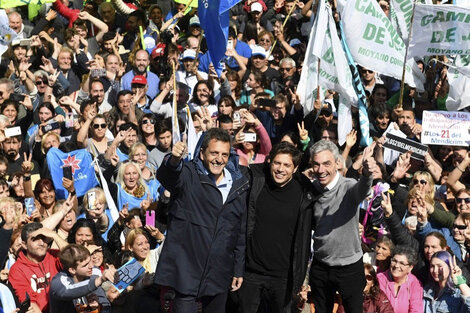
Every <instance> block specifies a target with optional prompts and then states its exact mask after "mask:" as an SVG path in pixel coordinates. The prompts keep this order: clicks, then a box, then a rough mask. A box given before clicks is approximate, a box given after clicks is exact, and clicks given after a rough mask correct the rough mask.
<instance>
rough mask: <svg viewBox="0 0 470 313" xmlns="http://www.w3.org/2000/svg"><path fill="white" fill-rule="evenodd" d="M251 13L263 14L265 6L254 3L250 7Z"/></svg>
mask: <svg viewBox="0 0 470 313" xmlns="http://www.w3.org/2000/svg"><path fill="white" fill-rule="evenodd" d="M250 12H263V6H262V5H261V3H259V2H254V3H252V4H251V6H250Z"/></svg>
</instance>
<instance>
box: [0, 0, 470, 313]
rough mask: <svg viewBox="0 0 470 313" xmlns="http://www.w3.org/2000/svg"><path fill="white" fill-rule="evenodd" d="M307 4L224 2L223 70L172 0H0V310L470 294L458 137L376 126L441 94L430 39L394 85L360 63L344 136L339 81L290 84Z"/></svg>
mask: <svg viewBox="0 0 470 313" xmlns="http://www.w3.org/2000/svg"><path fill="white" fill-rule="evenodd" d="M209 1H211V0H209ZM321 1H322V0H321ZM371 1H375V0H371ZM329 2H330V5H331V7H332V8H333V12H334V13H335V18H337V19H338V18H341V16H339V15H338V14H337V12H336V7H335V3H334V2H333V1H329ZM378 2H379V4H380V6H381V8H382V9H383V11H384V13H385V14H386V15H387V16H388V15H389V14H390V3H389V2H388V1H387V0H380V1H378ZM435 4H440V1H436V3H435ZM317 6H318V1H313V0H264V1H263V0H246V1H241V2H240V3H238V4H237V5H235V6H234V7H233V8H232V9H231V10H230V26H229V31H228V41H227V49H226V53H225V57H224V59H223V60H222V62H221V64H220V66H221V67H222V72H221V74H220V75H218V74H217V71H216V69H215V67H214V64H212V62H211V57H210V54H209V52H208V44H207V42H206V38H205V36H204V33H203V31H202V27H201V21H200V20H199V18H198V15H197V9H194V8H193V9H188V7H187V6H186V5H185V4H181V3H178V2H174V1H173V0H136V1H129V2H127V0H126V1H123V0H111V1H110V2H106V1H103V0H86V1H84V2H82V1H75V0H74V1H70V0H56V1H55V2H54V3H46V4H42V5H29V6H27V5H23V6H18V7H15V8H7V9H5V11H6V13H7V16H8V21H9V25H8V26H9V27H10V28H11V29H12V30H13V31H14V32H15V33H16V36H14V39H13V40H12V41H11V42H10V43H9V44H8V45H1V44H0V50H1V51H3V54H1V61H0V77H1V78H0V151H1V153H0V220H1V222H0V269H1V270H0V313H1V312H5V313H13V312H20V313H25V312H27V313H41V312H44V313H46V312H50V313H59V312H60V313H69V312H96V313H98V312H113V313H114V312H136V313H147V312H174V313H182V312H183V313H186V312H187V313H195V312H205V313H209V312H214V313H220V312H241V313H247V312H249V313H256V312H269V313H276V312H317V313H327V312H347V313H355V312H358V313H359V312H365V313H372V312H396V313H407V312H410V313H411V312H413V313H421V312H425V313H431V312H433V313H434V312H452V313H457V312H470V288H469V285H468V284H467V280H468V279H470V258H469V255H470V189H469V188H470V187H469V184H470V181H469V177H470V153H469V147H468V146H443V145H440V146H438V145H429V146H428V151H427V153H426V155H425V156H424V160H419V159H416V158H414V157H413V156H412V153H411V151H410V152H405V153H399V152H397V151H393V150H391V149H390V148H387V147H386V146H385V138H386V134H387V133H393V134H397V133H400V134H401V135H402V137H406V138H407V139H409V140H412V141H415V142H420V140H421V133H422V116H423V111H425V110H431V111H432V110H446V106H445V103H446V98H447V95H448V92H449V82H448V80H447V67H446V66H445V64H444V63H445V61H446V58H445V56H436V57H432V58H431V57H427V58H422V59H419V60H417V62H418V64H419V65H420V68H421V70H422V72H423V73H424V74H425V77H426V82H425V84H424V85H425V91H424V92H418V91H417V90H415V89H414V88H410V87H408V86H406V85H405V88H404V97H403V101H402V102H399V101H398V98H399V96H398V95H399V93H400V81H399V80H397V79H394V78H392V77H387V76H385V75H382V74H381V73H377V72H374V71H373V70H370V69H368V68H366V67H361V66H358V69H359V73H360V75H361V80H362V84H363V86H364V90H365V91H366V94H367V100H368V102H367V111H368V117H369V130H370V135H371V137H372V138H373V143H372V144H371V145H369V146H368V147H365V146H363V145H361V144H360V138H361V136H362V134H361V128H360V126H359V125H360V122H359V113H358V109H357V108H355V107H353V108H352V122H353V123H352V124H353V129H352V130H351V131H350V132H349V133H348V134H347V136H346V138H345V141H344V143H343V144H340V142H339V141H340V138H339V134H338V98H339V96H338V94H337V93H336V92H335V91H334V90H327V91H325V92H324V94H323V93H322V94H321V95H320V91H317V93H318V98H317V100H315V102H314V104H313V105H312V107H313V109H312V110H311V111H308V110H307V107H309V106H306V105H305V104H304V103H301V101H300V97H299V95H298V94H297V90H296V87H297V84H298V82H299V79H300V74H301V72H302V70H303V69H305V68H306V67H304V66H303V65H304V64H303V60H304V58H305V54H306V50H307V45H308V38H309V33H310V30H311V29H312V23H313V22H314V20H315V16H316V10H317ZM34 8H35V9H34ZM221 44H224V43H221ZM437 59H439V60H441V61H443V62H437V61H436V60H437ZM216 67H219V66H216ZM312 92H313V91H312ZM321 92H323V91H321ZM465 110H466V108H464V109H463V111H465ZM176 121H177V122H178V123H176ZM129 262H130V263H129ZM132 262H137V263H138V264H140V265H141V267H142V268H143V271H144V272H143V274H141V275H139V276H138V277H137V279H136V280H135V281H133V282H132V283H131V284H130V285H129V286H127V287H126V288H121V287H119V286H120V285H119V284H118V282H119V281H120V280H121V281H122V280H123V276H122V275H123V272H122V271H119V269H120V268H121V267H122V266H123V265H125V264H137V263H132Z"/></svg>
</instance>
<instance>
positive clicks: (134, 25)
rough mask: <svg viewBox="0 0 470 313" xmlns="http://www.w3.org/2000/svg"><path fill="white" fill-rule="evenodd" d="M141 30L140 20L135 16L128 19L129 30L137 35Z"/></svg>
mask: <svg viewBox="0 0 470 313" xmlns="http://www.w3.org/2000/svg"><path fill="white" fill-rule="evenodd" d="M138 28H139V20H138V19H137V17H135V16H129V18H128V19H127V30H128V31H130V32H133V33H136V32H137V30H138Z"/></svg>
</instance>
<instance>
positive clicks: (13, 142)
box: [3, 137, 21, 160]
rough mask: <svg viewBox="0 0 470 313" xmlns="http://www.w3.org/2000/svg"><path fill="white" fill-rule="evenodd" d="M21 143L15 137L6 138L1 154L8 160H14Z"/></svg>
mask: <svg viewBox="0 0 470 313" xmlns="http://www.w3.org/2000/svg"><path fill="white" fill-rule="evenodd" d="M20 147H21V141H20V140H19V139H18V138H16V137H10V138H6V139H5V141H4V142H3V152H5V154H6V155H7V157H8V158H9V159H10V160H15V159H16V157H17V155H18V152H19V151H20Z"/></svg>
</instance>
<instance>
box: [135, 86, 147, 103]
mask: <svg viewBox="0 0 470 313" xmlns="http://www.w3.org/2000/svg"><path fill="white" fill-rule="evenodd" d="M139 89H143V90H144V92H143V93H142V97H141V98H140V99H142V98H145V97H147V96H146V95H145V94H146V93H147V89H148V86H147V85H141V84H132V86H131V91H132V93H133V94H134V95H136V94H137V91H138V90H139ZM140 99H139V100H140Z"/></svg>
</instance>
